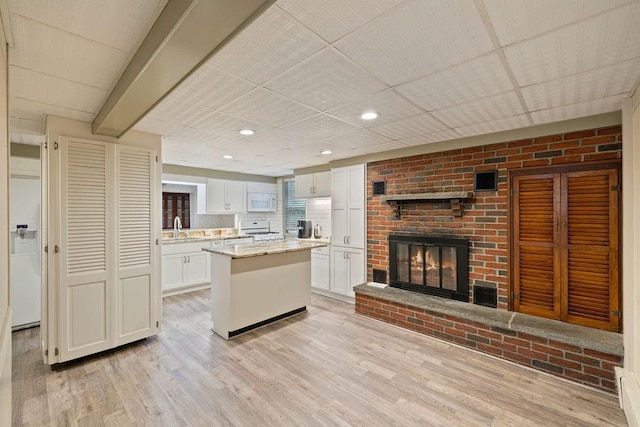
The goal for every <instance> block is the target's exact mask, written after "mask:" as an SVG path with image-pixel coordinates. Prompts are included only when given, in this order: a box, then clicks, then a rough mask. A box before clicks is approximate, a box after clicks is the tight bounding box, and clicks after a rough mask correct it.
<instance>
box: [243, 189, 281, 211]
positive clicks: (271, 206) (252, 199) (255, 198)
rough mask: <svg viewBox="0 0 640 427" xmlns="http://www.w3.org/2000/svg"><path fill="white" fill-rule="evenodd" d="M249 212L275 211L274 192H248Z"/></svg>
mask: <svg viewBox="0 0 640 427" xmlns="http://www.w3.org/2000/svg"><path fill="white" fill-rule="evenodd" d="M247 211H248V212H275V211H276V195H275V194H272V193H247Z"/></svg>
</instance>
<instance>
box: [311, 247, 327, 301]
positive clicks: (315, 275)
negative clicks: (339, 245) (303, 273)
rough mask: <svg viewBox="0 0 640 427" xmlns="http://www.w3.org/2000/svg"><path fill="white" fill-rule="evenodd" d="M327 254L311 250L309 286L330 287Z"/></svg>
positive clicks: (325, 288)
mask: <svg viewBox="0 0 640 427" xmlns="http://www.w3.org/2000/svg"><path fill="white" fill-rule="evenodd" d="M330 273H331V270H330V268H329V255H328V254H317V253H314V251H313V250H311V286H313V287H314V288H318V289H324V290H327V291H328V290H329V289H330V283H331V279H330Z"/></svg>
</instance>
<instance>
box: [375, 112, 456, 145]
mask: <svg viewBox="0 0 640 427" xmlns="http://www.w3.org/2000/svg"><path fill="white" fill-rule="evenodd" d="M446 128H447V126H445V125H444V124H442V123H441V122H439V121H438V120H436V119H435V118H434V117H433V116H432V115H430V114H428V113H425V114H420V115H417V116H411V117H408V118H406V119H402V120H398V121H395V122H393V123H388V124H386V125H382V126H373V127H371V128H370V129H371V130H372V131H374V132H376V133H379V134H381V135H384V136H386V137H388V138H391V139H403V138H411V137H413V136H420V135H426V134H430V133H433V132H437V131H440V130H445V129H446Z"/></svg>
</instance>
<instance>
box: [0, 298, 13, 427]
mask: <svg viewBox="0 0 640 427" xmlns="http://www.w3.org/2000/svg"><path fill="white" fill-rule="evenodd" d="M11 318H12V312H11V307H8V309H7V313H6V315H5V318H4V319H0V320H2V323H1V325H2V326H1V327H2V329H0V425H3V426H8V425H11Z"/></svg>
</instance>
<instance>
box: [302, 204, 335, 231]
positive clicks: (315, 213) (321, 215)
mask: <svg viewBox="0 0 640 427" xmlns="http://www.w3.org/2000/svg"><path fill="white" fill-rule="evenodd" d="M307 219H308V220H309V221H311V222H312V223H313V227H314V228H315V226H316V224H320V227H322V237H329V236H331V197H321V198H318V199H307Z"/></svg>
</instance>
